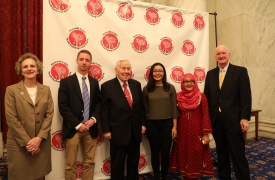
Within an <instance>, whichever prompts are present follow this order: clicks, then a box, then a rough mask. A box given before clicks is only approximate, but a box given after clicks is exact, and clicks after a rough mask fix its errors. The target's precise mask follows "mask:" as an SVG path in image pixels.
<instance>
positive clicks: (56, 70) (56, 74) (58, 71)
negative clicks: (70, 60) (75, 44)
mask: <svg viewBox="0 0 275 180" xmlns="http://www.w3.org/2000/svg"><path fill="white" fill-rule="evenodd" d="M51 65H52V68H51V70H50V71H49V75H50V77H51V78H52V79H53V80H54V81H57V82H59V81H60V80H61V79H63V78H65V77H68V76H69V75H70V74H71V73H70V71H69V68H68V64H66V63H65V62H62V61H56V62H54V63H52V64H51Z"/></svg>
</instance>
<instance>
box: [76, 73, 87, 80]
mask: <svg viewBox="0 0 275 180" xmlns="http://www.w3.org/2000/svg"><path fill="white" fill-rule="evenodd" d="M75 74H76V76H77V78H78V79H82V77H86V78H88V74H86V75H85V76H83V75H82V74H80V73H79V72H77V71H76V72H75Z"/></svg>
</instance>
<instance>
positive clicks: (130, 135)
mask: <svg viewBox="0 0 275 180" xmlns="http://www.w3.org/2000/svg"><path fill="white" fill-rule="evenodd" d="M115 72H116V75H117V77H115V78H114V79H111V80H109V81H107V82H105V83H103V84H102V86H101V106H100V115H101V126H102V131H103V133H104V138H105V139H109V140H110V155H111V180H123V179H124V164H125V159H126V157H127V164H126V166H127V175H126V179H127V180H138V164H139V156H140V142H141V134H142V133H145V130H146V128H145V111H144V107H143V99H142V90H141V84H140V83H139V82H138V81H136V80H134V79H130V72H131V64H130V62H129V61H128V60H120V61H118V62H117V63H116V68H115ZM124 84H125V85H124ZM124 86H125V87H124ZM125 88H126V89H125ZM125 91H127V93H126V94H127V95H126V96H127V97H126V96H125V94H124V92H125Z"/></svg>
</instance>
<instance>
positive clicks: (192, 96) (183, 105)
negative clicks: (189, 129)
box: [177, 73, 201, 111]
mask: <svg viewBox="0 0 275 180" xmlns="http://www.w3.org/2000/svg"><path fill="white" fill-rule="evenodd" d="M185 77H188V78H190V79H192V80H193V81H194V86H193V89H192V90H191V91H190V90H187V89H186V88H185V86H184V82H183V81H184V78H185ZM181 90H182V91H181V92H178V93H177V101H178V107H179V109H180V110H182V111H187V110H191V109H195V108H196V107H198V106H199V104H200V101H201V92H200V89H199V87H198V84H197V78H196V77H195V76H194V75H192V74H190V73H187V74H184V76H183V78H182V80H181Z"/></svg>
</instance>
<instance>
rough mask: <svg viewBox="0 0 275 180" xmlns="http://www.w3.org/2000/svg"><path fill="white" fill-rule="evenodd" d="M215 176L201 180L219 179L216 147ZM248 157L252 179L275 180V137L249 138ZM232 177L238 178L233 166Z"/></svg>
mask: <svg viewBox="0 0 275 180" xmlns="http://www.w3.org/2000/svg"><path fill="white" fill-rule="evenodd" d="M211 153H212V158H213V164H214V172H215V176H213V177H206V176H201V177H200V180H217V179H219V178H218V168H217V165H218V159H217V153H216V149H211ZM246 158H247V160H248V163H249V168H250V176H251V179H252V180H274V179H275V139H270V138H265V137H259V140H258V142H255V141H254V138H253V139H248V140H247V142H246ZM231 172H232V173H231V179H233V180H236V178H235V174H234V172H233V167H232V166H231ZM181 179H183V177H182V176H181V174H180V173H179V172H175V173H172V172H169V174H168V177H167V180H181ZM139 180H154V177H153V174H152V173H147V174H142V175H140V178H139Z"/></svg>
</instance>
